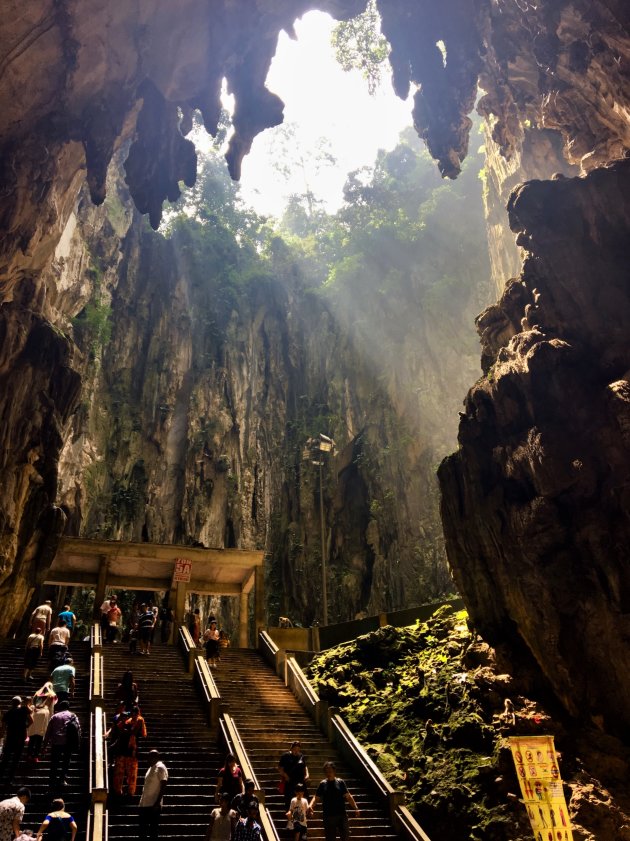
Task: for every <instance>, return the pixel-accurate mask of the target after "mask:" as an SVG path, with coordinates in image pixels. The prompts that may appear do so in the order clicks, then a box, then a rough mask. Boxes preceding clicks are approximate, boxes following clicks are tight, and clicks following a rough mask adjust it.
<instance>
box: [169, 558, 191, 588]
mask: <svg viewBox="0 0 630 841" xmlns="http://www.w3.org/2000/svg"><path fill="white" fill-rule="evenodd" d="M191 575H192V561H189V560H188V559H187V558H175V569H174V570H173V584H177V582H178V581H184V582H189V581H190V576H191Z"/></svg>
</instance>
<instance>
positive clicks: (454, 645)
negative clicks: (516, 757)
mask: <svg viewBox="0 0 630 841" xmlns="http://www.w3.org/2000/svg"><path fill="white" fill-rule="evenodd" d="M474 642H475V640H474V638H473V637H472V635H471V633H470V631H469V630H468V628H467V624H466V613H465V611H461V612H458V613H450V614H449V612H448V608H440V609H439V610H438V611H436V613H435V614H434V615H433V617H431V619H429V620H428V621H427V622H418V623H416V625H415V626H409V627H407V628H394V627H392V626H387V627H385V628H381V629H379V630H378V631H374V632H372V633H369V634H365V635H364V636H361V637H359V638H358V639H356V640H355V641H354V642H351V643H347V644H344V645H340V646H337V647H336V648H333V649H330V650H328V651H325V652H323V653H322V654H320V655H318V656H317V657H316V658H315V659H314V660H313V662H312V663H311V665H310V667H309V670H308V673H309V676H310V678H311V681H312V682H313V684H314V686H315V689H316V690H317V692H318V694H319V695H320V697H321V698H323V699H325V700H327V701H328V703H329V704H330V705H334V706H336V707H339V708H340V710H341V713H342V715H343V716H344V718H345V719H346V720H347V721H348V723H349V725H350V727H351V728H352V731H353V732H354V733H355V735H356V736H357V738H358V739H359V741H360V742H361V743H362V744H363V745H364V746H365V747H366V748H367V750H368V752H369V754H370V755H371V756H372V758H373V759H374V760H375V762H376V763H377V765H378V766H379V767H380V768H381V770H382V772H383V774H384V775H385V776H386V777H387V778H388V779H389V781H390V782H391V783H392V785H394V787H395V788H397V789H402V790H404V791H405V794H406V799H407V803H408V804H409V806H410V808H411V809H412V811H414V812H415V814H416V816H417V817H418V819H419V820H420V823H421V824H422V825H423V827H424V829H425V830H426V831H427V833H428V834H429V835H430V836H431V837H432V838H438V837H449V838H468V839H476V841H480V839H482V838H483V839H487V838H490V837H491V838H492V839H494V841H516V839H522V838H526V837H528V835H527V830H528V828H527V825H526V822H523V826H522V827H521V826H519V817H518V816H516V817H515V816H514V812H513V810H512V809H511V806H510V804H509V803H508V801H507V800H505V799H504V798H502V797H501V796H500V795H498V792H497V790H496V789H493V788H492V785H493V784H492V781H493V780H494V779H495V778H496V777H497V776H498V775H499V773H503V771H502V770H500V769H499V766H498V764H497V760H498V756H499V752H500V749H501V747H502V745H503V734H502V730H501V726H502V725H501V722H500V719H499V717H498V716H497V715H495V712H498V711H500V710H501V707H502V703H503V701H502V699H501V698H500V697H498V696H497V693H496V690H495V689H492V690H489V692H488V697H490V698H492V699H493V701H492V703H491V704H488V703H486V704H484V703H483V697H482V692H481V691H480V688H479V686H478V685H477V684H476V683H475V681H474V666H473V668H472V669H471V668H470V665H469V663H468V662H467V652H468V650H469V647H470V646H471V645H473V644H474ZM475 665H476V664H475ZM489 673H490V669H487V670H486V676H485V681H486V683H485V684H483V683H482V684H481V685H486V686H490V685H491V677H490V674H489ZM504 685H505V684H504V683H503V684H499V686H504ZM514 784H516V778H515V776H514ZM522 817H525V816H524V810H523V812H522ZM489 825H492V826H493V827H497V826H498V827H500V829H499V830H498V831H495V832H494V834H492V835H486V834H484V833H485V830H484V827H485V826H489ZM522 828H524V829H525V833H524V834H521V829H522ZM529 837H531V836H529Z"/></svg>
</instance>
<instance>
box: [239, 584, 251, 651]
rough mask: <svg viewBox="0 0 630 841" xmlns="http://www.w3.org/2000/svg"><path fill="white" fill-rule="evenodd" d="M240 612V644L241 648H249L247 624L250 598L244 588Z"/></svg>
mask: <svg viewBox="0 0 630 841" xmlns="http://www.w3.org/2000/svg"><path fill="white" fill-rule="evenodd" d="M240 602H241V604H240V612H239V617H238V646H239V648H247V646H248V642H249V640H248V636H249V635H248V633H247V625H248V621H247V620H248V618H249V598H248V594H247V593H246V592H245V591H244V590H242V591H241V595H240Z"/></svg>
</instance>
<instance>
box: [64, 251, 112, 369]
mask: <svg viewBox="0 0 630 841" xmlns="http://www.w3.org/2000/svg"><path fill="white" fill-rule="evenodd" d="M90 264H91V265H90V268H89V269H88V272H87V273H88V276H89V277H90V279H91V280H92V283H93V292H92V298H91V299H90V300H89V301H88V303H87V304H86V306H85V307H84V309H83V310H82V311H81V312H80V313H79V315H78V316H77V317H76V318H74V319H73V320H72V325H73V327H75V328H76V329H77V331H78V335H79V337H80V340H81V341H82V343H84V346H86V347H87V348H88V349H89V352H90V355H91V357H92V358H94V357H96V355H97V354H98V352H99V351H100V350H101V349H102V348H104V347H105V346H106V345H107V344H108V343H109V341H110V339H111V337H112V322H111V314H112V307H111V302H110V300H109V298H108V297H107V296H106V295H105V293H104V292H103V269H102V266H101V263H100V260H99V259H98V257H96V256H95V255H93V254H90Z"/></svg>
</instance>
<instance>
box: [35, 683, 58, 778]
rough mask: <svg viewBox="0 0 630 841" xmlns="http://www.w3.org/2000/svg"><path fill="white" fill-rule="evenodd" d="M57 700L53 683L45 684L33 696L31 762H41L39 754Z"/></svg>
mask: <svg viewBox="0 0 630 841" xmlns="http://www.w3.org/2000/svg"><path fill="white" fill-rule="evenodd" d="M56 700H57V696H56V695H55V692H54V690H53V688H52V683H45V684H44V685H43V686H42V688H41V689H39V690H38V691H37V692H36V693H35V695H33V711H32V715H33V722H32V724H31V726H30V727H29V728H28V758H29V761H30V762H39V754H40V753H41V749H42V744H43V742H44V736H45V735H46V730H47V729H48V722H49V721H50V716H51V715H52V713H53V708H54V706H55V701H56Z"/></svg>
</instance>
